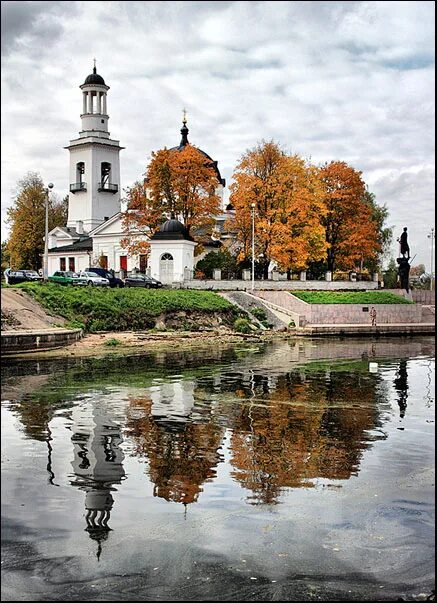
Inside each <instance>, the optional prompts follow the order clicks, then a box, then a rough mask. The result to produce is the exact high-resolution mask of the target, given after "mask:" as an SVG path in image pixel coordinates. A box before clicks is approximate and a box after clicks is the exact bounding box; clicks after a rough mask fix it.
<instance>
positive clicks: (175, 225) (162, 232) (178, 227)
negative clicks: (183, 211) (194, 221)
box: [151, 217, 194, 241]
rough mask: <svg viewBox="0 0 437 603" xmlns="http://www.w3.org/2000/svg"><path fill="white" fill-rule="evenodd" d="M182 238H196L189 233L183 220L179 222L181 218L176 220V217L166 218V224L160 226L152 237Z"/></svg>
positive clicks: (162, 238) (191, 239)
mask: <svg viewBox="0 0 437 603" xmlns="http://www.w3.org/2000/svg"><path fill="white" fill-rule="evenodd" d="M181 239H185V240H186V241H193V240H194V239H193V237H191V236H190V235H189V234H188V231H187V229H186V228H185V226H184V225H183V224H182V222H179V220H176V218H174V217H171V218H170V219H169V220H166V221H165V222H164V224H162V225H161V226H160V228H159V230H157V231H156V232H155V234H154V235H153V236H152V237H151V240H152V241H157V240H167V241H168V240H181Z"/></svg>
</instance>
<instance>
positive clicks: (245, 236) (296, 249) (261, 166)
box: [230, 141, 326, 278]
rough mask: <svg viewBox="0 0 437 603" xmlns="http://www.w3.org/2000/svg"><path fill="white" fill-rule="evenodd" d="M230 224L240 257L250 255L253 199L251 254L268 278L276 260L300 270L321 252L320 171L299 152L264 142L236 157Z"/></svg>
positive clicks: (322, 206)
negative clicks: (252, 222)
mask: <svg viewBox="0 0 437 603" xmlns="http://www.w3.org/2000/svg"><path fill="white" fill-rule="evenodd" d="M233 180H234V182H233V184H232V185H231V187H230V189H231V196H230V201H231V203H232V205H233V206H234V208H235V218H234V220H232V221H231V223H230V228H232V229H233V230H234V231H235V232H236V235H237V238H238V239H239V241H240V244H241V246H240V253H239V259H240V260H246V259H247V258H248V257H250V256H251V236H250V235H249V233H250V228H251V226H250V225H251V204H252V203H254V204H255V255H256V256H257V258H258V261H259V263H260V264H261V265H262V267H263V273H264V278H267V272H268V266H269V264H270V262H271V261H273V262H275V263H276V264H277V265H278V266H279V268H281V269H282V270H284V271H287V270H291V269H292V268H293V269H296V270H300V269H303V268H305V267H307V266H308V263H309V262H311V261H317V260H319V259H322V258H323V257H324V256H325V252H326V243H325V233H324V228H323V226H322V224H321V221H320V218H321V216H322V215H323V213H324V211H325V206H324V202H323V189H322V186H321V182H320V180H319V178H318V170H317V169H316V168H315V167H313V166H311V165H309V164H308V163H307V162H305V160H303V159H302V158H300V157H299V156H297V155H287V154H286V153H284V152H283V151H282V150H281V149H280V148H279V146H278V145H277V144H276V143H274V142H273V141H271V142H265V141H262V142H261V143H258V145H257V146H256V147H255V148H253V149H251V150H249V151H247V152H246V153H245V154H244V155H243V156H242V157H241V159H240V161H239V163H238V165H237V167H236V170H235V172H234V175H233Z"/></svg>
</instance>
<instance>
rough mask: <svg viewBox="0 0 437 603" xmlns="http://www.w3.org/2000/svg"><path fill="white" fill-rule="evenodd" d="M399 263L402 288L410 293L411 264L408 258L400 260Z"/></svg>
mask: <svg viewBox="0 0 437 603" xmlns="http://www.w3.org/2000/svg"><path fill="white" fill-rule="evenodd" d="M396 261H397V263H398V264H399V266H398V274H399V278H400V280H401V288H402V289H405V291H406V292H407V293H409V292H410V285H409V276H410V263H409V262H408V259H407V258H404V257H402V258H398V259H397V260H396Z"/></svg>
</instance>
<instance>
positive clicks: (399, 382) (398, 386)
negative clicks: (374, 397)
mask: <svg viewBox="0 0 437 603" xmlns="http://www.w3.org/2000/svg"><path fill="white" fill-rule="evenodd" d="M394 387H395V390H396V391H397V394H398V397H397V402H398V405H399V416H400V417H401V419H402V418H403V417H404V416H405V410H406V408H407V399H408V373H407V361H406V360H401V361H400V363H399V370H398V372H397V376H396V379H395V380H394Z"/></svg>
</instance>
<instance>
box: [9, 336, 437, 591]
mask: <svg viewBox="0 0 437 603" xmlns="http://www.w3.org/2000/svg"><path fill="white" fill-rule="evenodd" d="M433 588H434V340H433V339H428V338H422V339H417V338H415V339H391V340H386V341H384V340H378V341H369V340H361V341H360V340H345V341H340V340H332V341H327V340H324V339H321V340H305V341H297V342H296V341H282V342H279V343H275V344H270V345H266V346H259V345H249V346H247V345H246V346H245V347H241V346H240V347H234V348H228V349H223V348H217V349H211V350H209V351H208V352H206V353H205V352H202V354H201V355H200V354H199V355H198V356H196V355H193V354H192V353H186V352H183V353H181V352H178V353H171V352H169V353H157V354H150V355H147V356H135V357H117V355H114V356H113V357H111V358H105V359H100V360H91V359H67V360H62V361H58V362H53V361H41V362H35V361H29V362H19V363H16V362H9V363H6V364H5V366H4V367H3V369H2V592H3V596H2V599H3V600H71V601H73V600H150V601H158V600H170V601H171V600H173V601H178V600H181V601H183V600H216V601H226V600H259V601H280V600H290V601H295V600H296V601H297V600H361V601H362V600H373V601H382V600H399V598H402V599H403V600H417V598H419V599H420V598H426V597H427V596H429V595H430V594H431V592H432V589H433Z"/></svg>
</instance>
